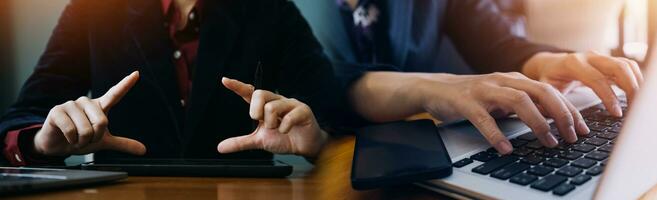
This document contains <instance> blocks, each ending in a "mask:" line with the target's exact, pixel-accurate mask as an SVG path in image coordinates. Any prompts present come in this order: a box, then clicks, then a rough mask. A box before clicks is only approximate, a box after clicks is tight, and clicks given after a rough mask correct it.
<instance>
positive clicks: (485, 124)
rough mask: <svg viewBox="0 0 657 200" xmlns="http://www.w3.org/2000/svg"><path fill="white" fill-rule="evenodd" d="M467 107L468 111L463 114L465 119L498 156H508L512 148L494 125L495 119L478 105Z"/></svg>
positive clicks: (495, 124)
mask: <svg viewBox="0 0 657 200" xmlns="http://www.w3.org/2000/svg"><path fill="white" fill-rule="evenodd" d="M468 107H470V110H469V111H468V112H465V113H466V114H465V117H466V118H467V119H468V120H470V122H471V123H472V124H473V125H474V126H475V127H476V128H477V130H479V132H481V134H482V135H483V136H484V138H486V140H487V141H488V143H489V144H491V145H492V146H493V147H494V148H495V149H496V150H497V152H499V153H500V154H510V153H511V152H512V151H513V147H512V146H511V143H510V142H509V140H507V139H506V137H505V136H504V134H503V133H502V131H501V130H500V128H499V127H498V126H497V123H495V119H494V118H493V117H492V116H490V114H489V113H488V112H487V111H486V110H485V109H484V108H483V107H481V106H480V105H474V106H468Z"/></svg>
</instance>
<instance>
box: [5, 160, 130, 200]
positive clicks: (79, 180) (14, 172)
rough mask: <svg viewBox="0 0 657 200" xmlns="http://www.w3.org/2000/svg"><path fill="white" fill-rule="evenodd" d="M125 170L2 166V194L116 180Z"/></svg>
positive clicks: (123, 175) (124, 174) (121, 176)
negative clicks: (105, 170) (108, 170)
mask: <svg viewBox="0 0 657 200" xmlns="http://www.w3.org/2000/svg"><path fill="white" fill-rule="evenodd" d="M126 177H128V174H126V173H125V172H102V171H85V170H66V169H44V168H26V167H0V196H5V195H12V194H21V193H27V192H34V191H43V190H50V189H57V188H63V187H74V186H83V185H89V184H98V183H105V182H111V181H116V180H120V179H124V178H126Z"/></svg>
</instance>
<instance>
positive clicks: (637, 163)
mask: <svg viewBox="0 0 657 200" xmlns="http://www.w3.org/2000/svg"><path fill="white" fill-rule="evenodd" d="M651 69H655V70H651V71H649V72H648V73H649V74H647V76H646V77H648V79H647V82H645V84H644V85H643V88H642V90H641V91H640V94H639V95H638V97H637V99H636V101H635V102H634V104H633V105H632V111H631V112H630V113H628V114H629V115H626V116H625V117H624V118H615V117H611V116H609V114H608V113H607V112H606V111H605V110H604V107H603V106H602V105H600V103H599V102H600V101H599V99H598V98H597V97H595V95H594V94H593V92H592V91H590V90H589V89H584V88H582V89H578V91H576V92H574V93H572V94H570V95H569V96H568V98H569V99H570V100H571V101H572V102H573V103H574V104H575V105H576V106H577V107H578V108H579V109H580V110H581V112H582V115H583V116H584V119H585V120H586V122H587V124H588V125H589V128H590V129H591V133H590V134H589V136H587V137H580V139H579V140H578V141H577V143H576V144H573V145H564V143H560V145H559V147H557V148H554V149H549V148H545V147H543V146H542V145H541V144H540V143H539V142H538V141H537V140H536V138H535V137H533V135H532V134H531V133H530V129H529V128H528V127H527V126H525V125H524V124H523V123H522V122H520V121H519V120H518V119H513V118H511V119H504V120H499V121H498V124H499V125H500V128H501V129H502V131H503V132H504V133H505V134H506V135H507V137H508V138H509V139H510V140H511V143H512V144H513V145H514V147H515V148H514V152H513V154H512V155H510V156H499V155H498V154H497V153H496V151H495V150H494V149H492V148H490V145H488V143H487V142H486V140H485V139H484V138H483V137H482V136H481V135H480V134H479V132H478V131H477V130H476V129H475V128H474V127H473V126H472V125H470V124H469V123H464V122H462V123H456V124H450V125H446V126H443V127H440V128H439V131H440V134H441V136H442V137H443V140H444V141H445V144H446V146H447V149H448V151H449V154H450V157H451V158H452V160H453V161H455V162H454V173H453V175H452V176H450V177H447V178H445V179H440V180H431V181H427V182H422V183H417V184H418V185H420V186H421V187H424V188H427V189H429V190H433V191H436V192H440V193H443V194H446V195H449V196H452V197H456V198H476V199H593V198H595V199H636V198H638V197H640V196H641V195H642V194H644V193H645V192H647V191H648V190H649V189H650V188H652V187H653V186H656V185H657V157H655V153H657V131H655V124H657V79H655V78H654V77H657V68H655V67H653V68H651ZM623 107H624V111H627V107H626V106H623ZM621 127H622V128H621ZM552 133H553V134H557V131H556V128H554V127H553V128H552ZM557 136H558V135H557ZM612 148H613V151H612ZM612 152H613V153H612Z"/></svg>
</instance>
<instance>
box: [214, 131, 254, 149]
mask: <svg viewBox="0 0 657 200" xmlns="http://www.w3.org/2000/svg"><path fill="white" fill-rule="evenodd" d="M251 149H259V147H258V143H257V142H256V139H255V134H249V135H244V136H238V137H232V138H228V139H225V140H224V141H221V142H220V143H219V145H217V151H219V153H234V152H238V151H245V150H251Z"/></svg>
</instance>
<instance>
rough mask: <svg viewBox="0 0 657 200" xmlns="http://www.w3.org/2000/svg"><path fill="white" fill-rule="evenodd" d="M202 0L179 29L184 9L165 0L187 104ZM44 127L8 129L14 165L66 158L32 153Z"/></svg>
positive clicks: (7, 155)
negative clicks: (38, 132) (181, 10)
mask: <svg viewBox="0 0 657 200" xmlns="http://www.w3.org/2000/svg"><path fill="white" fill-rule="evenodd" d="M202 5H203V4H202V0H198V1H197V2H196V5H195V6H194V8H193V9H192V11H191V12H190V13H189V15H188V16H187V24H186V25H185V27H184V28H182V29H181V30H178V29H177V27H179V24H180V23H181V21H180V15H181V13H180V9H178V8H176V6H175V4H173V0H162V13H163V14H164V16H165V20H166V21H165V22H163V23H164V25H165V27H167V29H168V32H169V37H170V38H171V41H172V42H173V45H174V48H175V50H174V52H173V53H172V55H171V60H172V61H173V62H174V64H175V67H176V74H177V77H178V90H179V92H180V97H181V99H180V102H181V105H182V106H183V107H185V102H186V101H187V99H189V94H190V92H191V89H192V74H193V71H194V70H193V69H194V67H195V65H196V55H197V51H198V46H199V32H200V25H201V17H202V13H200V11H201V10H202V9H201V8H202ZM39 129H41V125H40V124H38V125H33V126H29V127H26V128H22V129H18V130H13V131H9V132H7V135H6V137H5V139H4V143H5V145H4V148H3V149H2V153H3V155H4V156H5V158H6V159H7V161H9V163H10V164H11V165H13V166H25V165H34V164H51V163H55V162H61V161H63V159H64V158H63V157H44V156H39V155H37V154H36V153H35V152H32V150H31V149H29V147H31V146H32V144H30V143H32V142H33V141H34V135H36V132H37V131H38V130H39Z"/></svg>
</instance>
